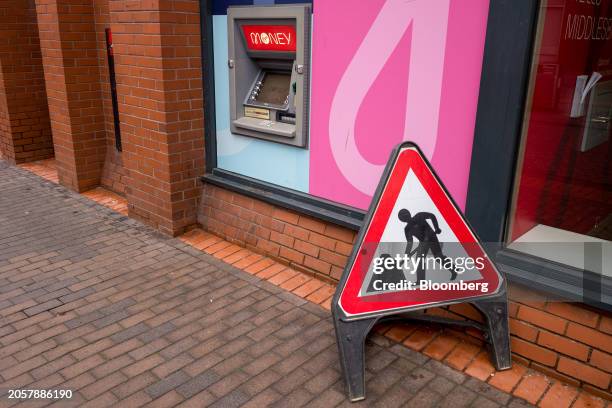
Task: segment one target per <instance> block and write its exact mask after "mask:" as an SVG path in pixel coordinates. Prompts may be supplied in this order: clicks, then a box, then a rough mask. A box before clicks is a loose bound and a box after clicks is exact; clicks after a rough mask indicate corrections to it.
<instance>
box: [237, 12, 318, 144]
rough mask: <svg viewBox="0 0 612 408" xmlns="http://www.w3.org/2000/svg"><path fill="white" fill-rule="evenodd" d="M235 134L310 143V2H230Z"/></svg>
mask: <svg viewBox="0 0 612 408" xmlns="http://www.w3.org/2000/svg"><path fill="white" fill-rule="evenodd" d="M227 19H228V31H229V32H228V40H229V49H228V51H229V53H228V58H229V59H228V67H229V89H230V120H231V123H230V128H231V131H232V133H235V134H240V135H244V136H250V137H256V138H260V139H265V140H270V141H274V142H278V143H284V144H289V145H293V146H298V147H305V146H306V145H307V141H308V90H309V85H308V73H309V69H308V63H309V58H310V5H291V6H259V7H258V6H255V7H253V6H250V7H249V6H238V7H229V8H228V12H227Z"/></svg>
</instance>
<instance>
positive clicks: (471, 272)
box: [334, 142, 503, 320]
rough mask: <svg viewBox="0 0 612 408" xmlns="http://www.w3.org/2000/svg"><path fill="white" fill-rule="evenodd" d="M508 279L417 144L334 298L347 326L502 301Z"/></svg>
mask: <svg viewBox="0 0 612 408" xmlns="http://www.w3.org/2000/svg"><path fill="white" fill-rule="evenodd" d="M502 283H503V277H502V275H501V274H500V273H499V271H498V270H497V269H496V267H495V265H494V263H493V262H492V261H491V260H490V259H489V258H488V256H487V254H486V253H485V251H484V249H483V247H482V245H481V244H480V242H479V240H478V238H477V237H476V235H475V234H474V232H473V231H472V229H471V228H470V226H469V224H468V223H467V221H466V220H465V218H464V217H463V215H462V213H461V211H460V210H459V208H458V207H457V205H456V204H455V203H454V202H453V200H452V198H451V197H450V195H449V194H448V192H447V191H446V189H445V188H444V186H443V184H442V182H441V181H440V179H439V178H438V177H437V175H436V174H435V172H434V171H433V169H432V168H431V166H430V165H429V163H428V162H427V159H425V157H424V156H423V154H422V153H421V151H420V150H419V149H418V147H417V146H416V145H414V144H413V143H409V142H406V143H403V144H401V145H400V146H399V147H398V148H396V149H395V151H394V153H393V155H392V157H391V159H390V160H389V163H388V164H387V167H386V169H385V172H384V174H383V176H382V178H381V181H380V183H379V185H378V188H377V190H376V193H375V195H374V197H373V199H372V204H371V205H370V210H369V211H368V214H367V216H366V218H365V220H364V225H363V227H362V228H361V230H360V233H359V236H358V238H357V242H356V243H355V246H354V248H353V253H352V255H351V257H350V259H349V262H348V263H347V266H346V268H345V270H344V274H343V276H342V279H341V281H340V285H339V286H338V291H339V295H336V297H335V298H334V299H335V301H336V302H337V303H338V305H337V306H338V307H339V309H340V310H342V312H343V314H344V315H345V318H346V319H349V320H350V319H359V318H365V317H371V316H383V315H388V314H395V313H398V312H404V311H410V310H415V309H421V308H425V307H432V306H441V305H446V304H452V303H457V302H463V301H474V300H476V299H481V298H484V297H490V296H495V295H497V294H498V293H499V291H500V289H501V288H502Z"/></svg>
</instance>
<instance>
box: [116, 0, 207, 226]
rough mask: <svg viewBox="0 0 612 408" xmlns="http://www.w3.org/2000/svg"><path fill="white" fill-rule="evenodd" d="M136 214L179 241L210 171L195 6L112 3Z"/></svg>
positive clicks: (128, 191)
mask: <svg viewBox="0 0 612 408" xmlns="http://www.w3.org/2000/svg"><path fill="white" fill-rule="evenodd" d="M110 16H111V26H112V30H113V40H114V44H115V64H116V73H117V91H118V94H119V113H120V120H121V132H122V138H123V148H124V149H123V163H124V165H125V167H126V168H127V169H128V180H127V185H128V187H127V189H126V195H127V199H128V203H129V207H128V208H129V213H130V216H132V217H135V218H137V219H139V220H141V221H143V222H145V223H147V224H149V225H152V226H153V227H155V228H157V229H158V230H160V231H162V232H164V233H167V234H171V235H176V234H179V233H180V232H182V231H183V230H184V229H185V227H187V226H189V225H192V224H194V223H195V221H196V209H197V201H198V199H199V190H200V186H199V184H198V183H199V182H198V179H197V178H198V176H200V175H201V174H203V172H204V137H203V109H202V106H203V105H202V98H203V95H202V84H201V61H200V26H199V23H200V16H199V4H198V1H197V0H188V1H156V0H152V1H144V0H143V1H133V2H126V1H122V0H111V1H110Z"/></svg>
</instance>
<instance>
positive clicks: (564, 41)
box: [507, 0, 612, 276]
mask: <svg viewBox="0 0 612 408" xmlns="http://www.w3.org/2000/svg"><path fill="white" fill-rule="evenodd" d="M611 121H612V1H610V0H548V1H543V2H542V5H541V10H540V18H539V22H538V29H537V35H536V44H535V49H534V63H533V68H532V73H531V80H530V88H529V93H528V100H527V105H526V112H525V122H524V128H523V137H522V141H521V147H520V152H519V158H518V160H519V161H518V167H517V174H516V178H515V189H514V195H513V203H512V214H511V217H510V224H509V228H508V237H507V240H508V242H509V245H508V247H509V248H511V249H516V250H519V251H523V252H527V253H530V254H532V255H536V256H539V257H542V258H546V259H549V260H552V261H555V262H559V263H562V264H566V265H570V266H573V267H576V268H579V269H587V270H591V271H593V272H597V273H604V274H605V275H609V276H612V193H611V175H612V163H611V160H610V159H611V152H612V144H611V143H610V133H611V130H610V129H611ZM585 243H594V244H595V245H594V244H586V245H585ZM593 248H595V252H593Z"/></svg>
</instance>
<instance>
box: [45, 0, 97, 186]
mask: <svg viewBox="0 0 612 408" xmlns="http://www.w3.org/2000/svg"><path fill="white" fill-rule="evenodd" d="M36 11H37V15H38V27H39V34H40V46H41V51H42V57H43V65H44V71H45V83H46V88H47V99H48V105H49V114H50V117H51V128H52V131H53V142H54V146H55V158H56V161H57V168H58V175H59V179H60V182H61V183H62V184H63V185H65V186H67V187H69V188H72V189H74V190H77V191H84V190H87V189H90V188H92V187H95V186H97V185H99V183H100V175H101V172H102V166H103V163H104V156H105V150H106V145H105V143H106V142H105V138H106V131H105V127H104V113H103V110H102V106H101V103H100V102H101V100H100V95H101V90H100V71H99V66H98V60H97V58H96V56H97V43H96V32H95V21H94V13H93V5H92V2H91V1H89V0H37V1H36Z"/></svg>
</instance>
